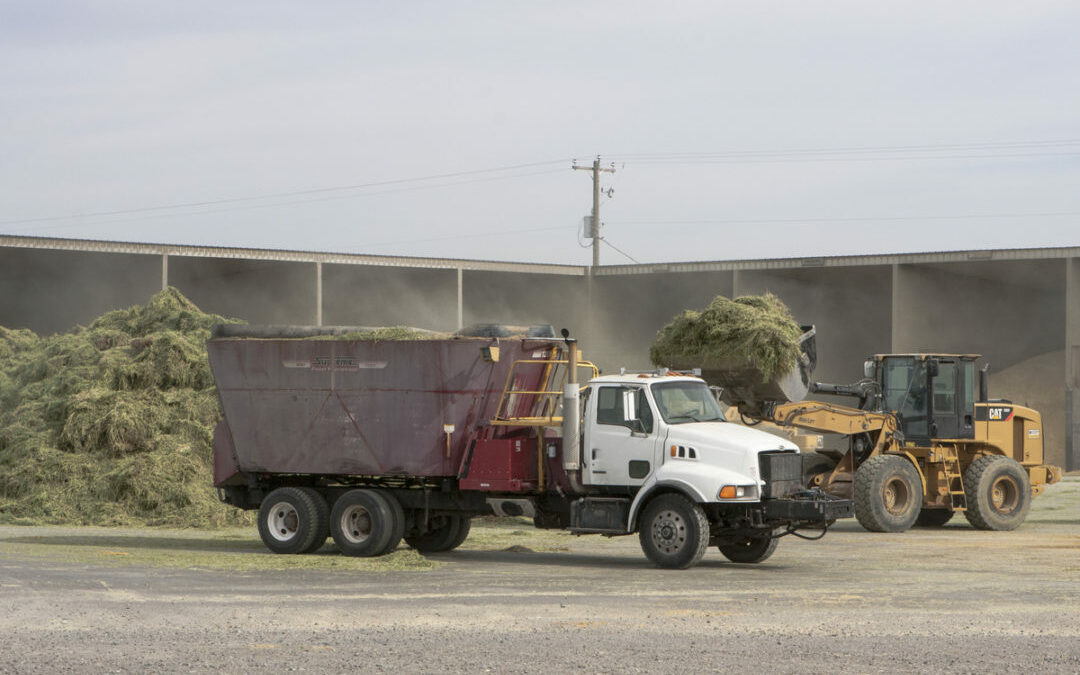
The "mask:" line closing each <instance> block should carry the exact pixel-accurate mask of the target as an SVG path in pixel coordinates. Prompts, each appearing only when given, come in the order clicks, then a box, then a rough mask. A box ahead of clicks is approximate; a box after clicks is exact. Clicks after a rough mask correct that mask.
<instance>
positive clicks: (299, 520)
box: [259, 487, 325, 554]
mask: <svg viewBox="0 0 1080 675" xmlns="http://www.w3.org/2000/svg"><path fill="white" fill-rule="evenodd" d="M319 515H320V511H319V507H318V505H317V503H316V502H315V500H314V499H312V497H311V494H310V493H308V492H307V491H306V490H305V489H302V488H294V487H285V488H278V489H276V490H274V491H273V492H271V493H270V494H268V495H267V496H266V497H265V498H264V499H263V501H262V505H260V506H259V537H261V538H262V541H263V543H264V544H266V548H268V549H270V550H271V551H273V552H274V553H288V554H292V553H306V552H307V551H308V550H309V549H310V547H311V546H312V544H313V542H314V541H315V540H316V539H318V534H319V531H320V529H321V527H322V526H321V524H320V523H321V521H320V519H319ZM324 541H325V540H324Z"/></svg>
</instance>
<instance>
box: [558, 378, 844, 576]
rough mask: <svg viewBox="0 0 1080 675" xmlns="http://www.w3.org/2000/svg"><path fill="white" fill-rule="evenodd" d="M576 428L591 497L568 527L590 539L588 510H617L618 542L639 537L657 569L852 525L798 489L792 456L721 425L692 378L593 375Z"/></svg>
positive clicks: (715, 407)
mask: <svg viewBox="0 0 1080 675" xmlns="http://www.w3.org/2000/svg"><path fill="white" fill-rule="evenodd" d="M581 420H582V425H581V429H582V437H581V439H582V440H581V482H582V484H583V487H584V488H585V489H586V490H587V491H588V493H589V495H590V496H589V498H587V499H583V500H581V505H580V506H579V507H578V509H577V512H578V513H579V514H580V515H579V516H578V523H577V524H578V527H577V528H572V529H578V530H580V531H590V530H589V528H588V527H587V526H585V524H586V521H588V520H589V518H590V512H591V513H594V514H596V513H602V512H603V511H605V510H608V509H614V508H615V507H616V505H617V504H619V505H621V508H620V510H619V517H620V518H624V519H625V520H624V522H625V530H624V533H627V534H629V533H632V532H635V531H637V532H639V534H640V537H641V543H642V548H643V550H644V551H645V553H646V555H648V556H649V557H650V558H652V559H653V560H654V561H656V562H657V563H658V564H660V565H662V566H679V567H681V566H684V565H685V564H692V563H693V562H696V560H698V559H700V556H701V555H702V554H703V553H704V550H705V547H706V546H707V545H709V544H714V545H717V546H718V547H719V548H720V550H721V552H722V553H724V555H725V556H727V557H728V558H730V559H732V560H736V561H738V562H757V561H760V560H764V559H765V558H766V557H768V556H769V555H771V554H772V551H773V550H774V549H775V547H776V540H777V535H776V534H774V531H775V530H777V529H779V528H786V531H785V533H794V531H795V529H798V527H800V526H804V525H807V524H809V523H814V524H815V526H817V527H821V526H822V525H825V527H827V524H828V523H829V522H831V521H832V520H834V519H835V518H837V517H849V516H850V515H851V513H850V512H851V503H850V502H848V501H844V502H843V503H839V502H833V501H831V500H830V499H829V498H828V497H827V496H825V495H821V494H808V492H807V491H806V490H805V489H804V486H803V483H802V473H801V470H802V458H801V456H800V455H799V448H798V446H796V445H795V444H794V443H791V442H790V441H787V440H784V439H782V438H780V437H778V436H774V435H772V434H768V433H765V432H763V431H758V430H757V429H752V428H749V427H745V426H742V425H738V424H733V423H731V422H728V421H727V420H726V419H725V418H724V413H723V411H722V410H721V408H720V405H719V404H718V403H717V399H716V396H715V395H714V393H713V391H712V390H710V389H709V387H708V386H707V385H706V384H705V382H704V380H702V379H700V378H698V377H693V376H689V375H682V374H671V373H667V372H663V371H660V372H652V373H649V372H646V373H629V374H620V375H605V376H598V377H595V378H593V379H592V380H590V381H589V382H588V383H587V385H586V387H585V388H584V389H583V390H582V392H581ZM591 531H603V530H602V529H600V528H599V527H598V528H597V529H595V530H591ZM608 532H610V530H609V531H608ZM781 536H782V535H781Z"/></svg>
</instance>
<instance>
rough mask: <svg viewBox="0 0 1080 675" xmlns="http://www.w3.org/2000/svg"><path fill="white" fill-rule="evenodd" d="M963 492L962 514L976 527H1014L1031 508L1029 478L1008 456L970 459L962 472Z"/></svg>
mask: <svg viewBox="0 0 1080 675" xmlns="http://www.w3.org/2000/svg"><path fill="white" fill-rule="evenodd" d="M964 492H965V494H966V495H967V510H966V511H964V515H965V516H966V517H967V519H968V522H969V523H971V524H972V525H973V526H974V527H975V528H976V529H978V530H1015V529H1016V528H1017V527H1020V523H1022V522H1024V520H1025V519H1027V515H1028V511H1030V510H1031V481H1030V480H1029V479H1028V475H1027V471H1024V467H1022V466H1020V463H1019V462H1017V461H1016V460H1015V459H1012V458H1010V457H1003V456H1002V455H991V456H988V457H980V458H979V459H977V460H975V461H974V462H972V463H971V466H969V467H968V468H967V471H965V472H964Z"/></svg>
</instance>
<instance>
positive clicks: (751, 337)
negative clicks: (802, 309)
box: [649, 293, 802, 380]
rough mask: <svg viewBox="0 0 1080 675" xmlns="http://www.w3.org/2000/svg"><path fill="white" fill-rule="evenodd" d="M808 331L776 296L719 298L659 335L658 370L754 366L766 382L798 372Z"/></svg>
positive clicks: (654, 352) (651, 351)
mask: <svg viewBox="0 0 1080 675" xmlns="http://www.w3.org/2000/svg"><path fill="white" fill-rule="evenodd" d="M801 335H802V329H801V328H800V327H799V324H798V323H796V321H795V319H793V318H792V316H791V312H790V310H788V308H787V305H785V304H784V303H783V302H782V301H781V300H780V299H779V298H777V297H776V296H775V295H773V294H772V293H766V294H765V295H744V296H742V297H738V298H735V299H734V300H730V299H728V298H725V297H723V296H719V295H718V296H716V298H714V299H713V301H712V302H711V303H709V306H708V307H706V308H705V309H704V310H703V311H701V312H697V311H694V310H686V311H684V312H682V313H681V314H679V315H678V316H676V317H675V318H674V319H673V320H672V321H671V323H669V324H668V325H666V326H664V327H663V328H662V329H660V331H659V332H658V333H657V334H656V340H655V341H654V342H653V344H652V347H651V348H650V349H649V358H651V359H652V362H653V364H655V365H657V366H667V367H671V368H680V369H685V368H708V367H710V366H714V365H718V364H723V365H731V364H736V363H743V364H750V365H752V366H754V367H755V368H757V369H758V370H760V371H761V373H762V376H763V377H764V378H765V379H766V380H769V379H772V378H773V377H775V376H777V375H780V374H783V373H786V372H788V371H790V370H792V369H793V368H795V367H796V365H797V363H798V358H799V337H800V336H801Z"/></svg>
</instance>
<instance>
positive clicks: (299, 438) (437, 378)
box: [207, 325, 854, 569]
mask: <svg viewBox="0 0 1080 675" xmlns="http://www.w3.org/2000/svg"><path fill="white" fill-rule="evenodd" d="M368 337H369V336H368V335H366V334H360V333H356V332H355V331H352V330H350V329H344V328H291V327H257V326H236V325H224V326H218V327H215V328H214V330H213V332H212V336H211V338H210V340H209V341H208V343H207V349H208V354H209V360H210V366H211V369H212V372H213V375H214V379H215V382H216V384H217V390H218V394H219V397H220V402H221V407H222V411H223V419H222V421H221V423H220V424H219V425H218V427H217V429H216V430H215V434H214V483H215V486H216V487H217V488H218V491H219V496H220V498H221V499H222V501H224V502H226V503H228V504H231V505H233V506H236V507H238V508H241V509H248V510H257V511H258V521H257V522H258V529H259V534H260V536H261V538H262V541H263V542H264V544H265V545H266V547H267V548H268V549H270V550H271V551H273V552H275V553H284V554H296V553H307V552H312V551H314V550H316V549H318V548H320V547H322V546H323V545H324V544H325V542H326V540H327V537H332V538H333V540H334V542H335V543H336V545H337V548H338V549H339V550H340V551H341V552H342V553H344V554H347V555H354V556H377V555H383V554H386V553H388V552H390V551H392V550H394V549H395V548H396V547H397V546H399V544H400V542H401V541H402V540H404V541H405V543H406V544H407V545H409V546H411V547H413V548H414V549H416V550H418V551H420V552H422V553H431V552H438V551H448V550H451V549H453V548H455V547H457V546H459V545H461V544H462V543H463V542H464V541H465V539H466V537H467V536H468V534H469V530H470V522H471V519H472V518H474V517H477V516H506V517H517V518H530V519H532V522H533V524H534V525H535V526H536V527H539V528H558V529H562V530H567V531H569V532H572V533H575V534H600V535H607V536H618V535H633V534H637V535H638V538H639V541H640V544H641V548H642V550H643V551H644V553H645V555H646V556H647V558H648V559H649V560H651V561H652V562H653V563H654V564H655V565H657V566H659V567H663V568H676V569H682V568H687V567H690V566H692V565H694V564H696V563H697V562H699V561H700V560H701V558H702V557H703V555H704V554H705V552H706V550H707V548H708V547H710V546H715V547H717V548H718V550H719V552H720V553H721V554H723V555H724V556H725V557H726V558H728V559H729V560H731V561H735V562H740V563H755V562H760V561H763V560H765V559H766V558H768V557H769V556H770V555H772V553H773V552H774V551H775V549H776V547H777V542H778V540H779V539H780V538H781V537H783V536H787V535H789V534H790V535H794V536H797V537H802V538H808V539H816V538H820V537H822V536H824V534H825V533H826V532H827V530H828V528H829V526H830V525H831V524H832V523H833V522H835V521H836V520H837V519H839V518H848V517H851V516H852V515H853V513H854V506H853V503H852V501H851V500H850V499H844V498H838V497H835V496H832V495H829V494H827V493H826V492H825V491H824V490H821V489H817V488H813V489H807V488H806V487H805V486H804V485H803V482H802V466H803V460H802V458H801V456H800V454H799V450H798V447H797V446H795V445H794V444H792V443H790V442H788V441H785V440H783V439H780V438H778V437H776V436H774V435H771V434H767V433H764V432H761V431H758V430H755V429H749V428H746V427H743V426H739V425H736V424H731V423H728V422H727V421H726V420H725V418H724V415H723V413H722V412H721V408H720V406H719V405H718V400H717V397H716V392H715V391H714V390H711V389H710V388H709V387H708V386H707V385H706V383H705V382H704V381H703V380H702V379H701V378H700V377H697V376H695V375H694V374H692V373H675V372H668V371H665V370H660V371H653V372H642V373H628V372H620V373H619V374H612V375H600V373H599V370H598V369H597V368H596V366H595V365H593V364H592V363H590V362H588V361H584V360H582V359H581V358H580V352H579V349H578V345H577V342H576V340H574V339H573V338H570V337H569V334H568V333H567V332H566V331H565V330H564V331H563V337H562V338H561V339H560V338H558V337H556V336H555V335H554V331H553V330H552V329H551V328H550V327H534V328H532V329H530V330H528V331H526V332H525V333H523V334H517V335H511V336H507V335H505V331H503V334H500V332H499V331H491V330H479V331H468V330H466V331H460V332H459V333H458V334H454V335H452V336H422V338H423V339H409V340H372V339H368Z"/></svg>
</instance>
